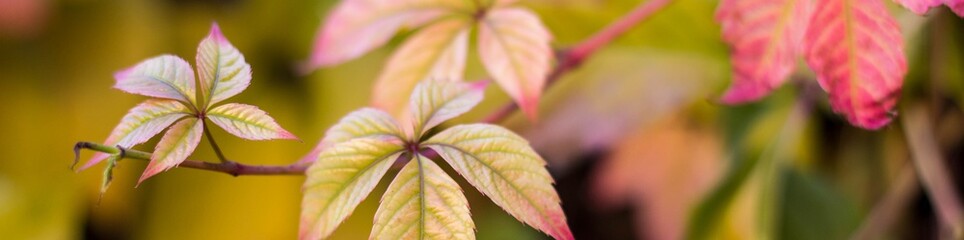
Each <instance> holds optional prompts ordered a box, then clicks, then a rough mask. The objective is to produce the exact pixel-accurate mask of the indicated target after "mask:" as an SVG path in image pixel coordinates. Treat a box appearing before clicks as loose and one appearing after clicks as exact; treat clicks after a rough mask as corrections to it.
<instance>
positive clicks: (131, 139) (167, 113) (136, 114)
mask: <svg viewBox="0 0 964 240" xmlns="http://www.w3.org/2000/svg"><path fill="white" fill-rule="evenodd" d="M188 114H190V110H188V109H187V107H185V106H184V104H181V103H179V102H177V101H174V100H167V99H149V100H147V101H144V102H143V103H141V104H139V105H137V106H136V107H134V108H132V109H131V110H130V111H129V112H127V115H124V118H122V119H121V121H120V124H117V127H115V128H114V131H112V132H111V133H110V136H109V137H107V140H105V141H104V145H108V146H115V145H116V146H121V147H124V148H129V147H133V146H134V145H137V144H141V143H143V142H145V141H147V140H148V139H151V137H154V135H157V134H158V133H160V132H161V131H163V130H164V129H165V128H167V127H168V126H171V124H172V123H174V121H177V120H178V119H180V118H182V117H184V116H187V115H188ZM107 156H108V154H107V153H101V152H98V153H97V154H96V155H94V157H93V158H91V159H90V160H89V161H87V163H85V164H84V165H83V166H81V167H80V170H84V169H87V168H89V167H91V166H94V165H96V164H97V163H100V162H101V161H103V160H104V159H106V158H107Z"/></svg>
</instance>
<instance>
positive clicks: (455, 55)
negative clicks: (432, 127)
mask: <svg viewBox="0 0 964 240" xmlns="http://www.w3.org/2000/svg"><path fill="white" fill-rule="evenodd" d="M469 26H470V25H469V23H468V21H467V20H465V19H460V18H453V19H447V20H441V21H440V22H438V23H434V24H432V25H430V26H427V27H425V29H422V30H421V31H418V33H416V34H415V36H412V37H411V38H409V39H408V40H406V41H405V44H404V45H402V46H401V48H399V49H398V50H396V51H395V53H394V54H392V57H391V59H389V60H388V64H387V65H386V66H385V68H384V69H383V70H382V72H381V74H380V75H379V77H378V80H377V81H376V82H375V89H374V94H373V97H374V99H372V105H374V106H375V107H378V108H381V109H384V110H386V111H388V112H390V113H392V115H394V116H400V114H402V113H403V112H404V111H406V107H407V105H405V103H406V101H405V100H408V98H409V95H411V93H412V89H413V88H415V85H416V84H418V83H419V81H421V80H423V79H433V80H438V81H459V80H462V74H463V72H464V71H465V58H466V54H467V52H468V42H469V38H468V37H469Z"/></svg>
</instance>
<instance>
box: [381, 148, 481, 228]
mask: <svg viewBox="0 0 964 240" xmlns="http://www.w3.org/2000/svg"><path fill="white" fill-rule="evenodd" d="M474 228H475V224H474V223H473V222H472V218H471V216H469V202H468V200H466V199H465V195H463V194H462V189H461V188H459V185H458V184H457V183H455V180H453V179H452V177H449V175H448V174H446V173H445V171H443V170H442V168H440V167H439V166H438V165H437V164H435V162H434V161H432V160H431V159H428V158H426V157H424V156H420V155H416V157H415V158H414V159H412V160H411V161H409V162H408V164H405V167H403V168H402V170H401V171H400V172H399V173H398V175H397V176H395V179H394V180H392V183H391V185H389V186H388V190H386V191H385V195H383V196H382V200H381V204H379V206H378V211H377V212H376V213H375V225H374V227H373V228H372V233H371V237H369V239H475V233H474V231H473V229H474Z"/></svg>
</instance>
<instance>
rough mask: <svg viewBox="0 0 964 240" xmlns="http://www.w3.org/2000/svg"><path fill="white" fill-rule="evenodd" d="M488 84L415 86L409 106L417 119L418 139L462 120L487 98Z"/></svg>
mask: <svg viewBox="0 0 964 240" xmlns="http://www.w3.org/2000/svg"><path fill="white" fill-rule="evenodd" d="M486 85H487V83H486V82H477V83H473V84H464V83H450V82H440V81H431V80H429V81H424V82H422V83H421V84H419V85H418V86H416V87H415V90H414V91H413V92H412V97H411V99H410V100H409V104H410V105H411V109H412V116H413V117H414V118H415V119H414V123H413V124H414V126H415V131H414V132H413V133H414V134H415V137H414V138H413V139H420V137H421V135H422V134H424V133H425V132H426V131H428V130H429V129H431V128H433V127H435V126H438V125H439V124H440V123H442V122H445V121H446V120H449V119H452V118H454V117H458V116H459V115H462V114H463V113H465V112H468V111H469V110H471V109H472V108H473V107H475V105H478V104H479V102H481V101H482V98H483V97H484V96H485V86H486Z"/></svg>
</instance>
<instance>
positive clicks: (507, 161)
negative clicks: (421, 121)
mask: <svg viewBox="0 0 964 240" xmlns="http://www.w3.org/2000/svg"><path fill="white" fill-rule="evenodd" d="M425 144H426V146H428V147H429V148H431V149H433V150H435V151H436V152H438V154H439V155H441V156H442V158H444V159H445V161H447V162H448V163H449V165H451V166H452V168H454V169H455V170H456V171H457V172H459V174H462V176H463V177H465V179H466V180H467V181H468V182H469V183H471V184H472V185H473V186H475V188H477V189H479V191H480V192H482V193H483V194H485V195H486V196H488V197H489V198H490V199H492V201H493V202H495V204H496V205H499V207H502V209H505V210H506V212H509V214H511V215H512V216H514V217H515V218H516V219H519V220H521V221H522V222H525V223H526V224H529V225H531V226H533V227H535V228H536V229H538V230H540V231H543V232H545V233H547V234H549V235H550V236H552V237H554V238H556V239H572V238H573V237H572V232H571V231H570V230H569V225H568V224H567V223H566V215H565V214H564V213H563V212H562V207H561V206H560V205H559V195H558V194H556V191H555V189H554V188H553V187H552V183H553V180H552V177H551V176H549V172H548V171H547V170H546V168H545V165H546V162H545V160H543V159H542V157H539V155H538V154H536V152H535V151H534V150H532V147H530V146H529V143H528V142H527V141H526V140H525V139H523V138H522V137H520V136H519V135H516V134H515V133H513V132H511V131H509V130H508V129H505V128H503V127H500V126H497V125H490V124H471V125H459V126H455V127H452V128H449V129H446V130H445V131H442V132H441V133H439V134H438V135H435V136H434V137H432V138H430V139H429V140H428V141H427V142H426V143H425Z"/></svg>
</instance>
